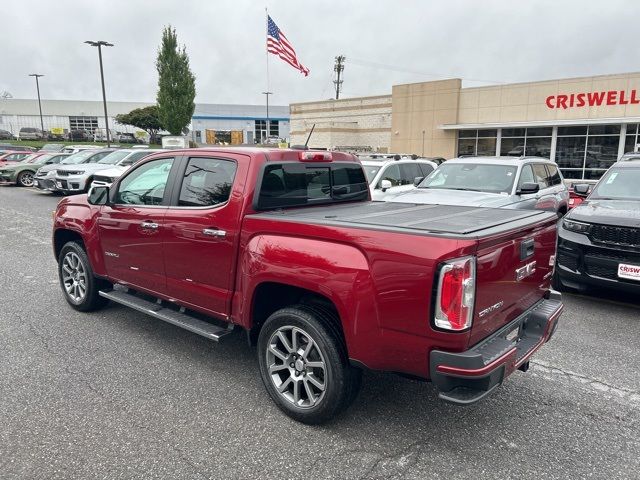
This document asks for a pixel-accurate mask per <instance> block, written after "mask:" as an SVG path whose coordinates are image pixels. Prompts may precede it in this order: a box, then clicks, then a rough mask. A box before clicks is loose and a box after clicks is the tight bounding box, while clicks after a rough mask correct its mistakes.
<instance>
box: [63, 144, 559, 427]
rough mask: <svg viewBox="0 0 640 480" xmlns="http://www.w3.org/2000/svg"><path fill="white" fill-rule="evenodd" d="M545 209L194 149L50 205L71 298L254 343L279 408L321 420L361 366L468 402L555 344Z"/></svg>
mask: <svg viewBox="0 0 640 480" xmlns="http://www.w3.org/2000/svg"><path fill="white" fill-rule="evenodd" d="M556 222H557V217H556V215H555V213H549V212H542V211H526V210H513V209H492V208H478V207H469V206H445V205H415V204H413V205H412V204H400V203H382V202H372V201H370V193H369V188H368V185H367V181H366V177H365V175H364V172H363V169H362V166H361V165H360V163H359V162H358V161H357V159H356V158H355V157H353V156H352V155H348V154H344V153H330V152H319V151H310V150H284V149H283V150H278V149H252V148H220V149H215V148H211V149H209V148H207V149H188V150H172V151H166V152H162V153H157V154H154V155H150V156H149V157H148V158H146V159H144V160H143V161H141V162H140V163H138V164H136V165H135V166H134V167H133V168H131V169H130V170H128V171H127V172H126V173H125V174H124V175H123V176H122V177H121V178H119V179H118V180H117V181H116V182H115V183H114V184H113V185H112V186H111V187H95V188H92V189H91V191H90V192H89V194H88V195H76V196H72V197H68V198H65V199H63V200H61V201H60V203H59V204H58V207H57V209H56V212H55V218H54V227H53V249H54V253H55V257H56V259H57V261H58V272H59V277H60V284H61V287H62V291H63V293H64V296H65V298H66V300H67V302H68V303H69V304H70V305H71V306H72V307H73V308H75V309H76V310H79V311H89V310H94V309H98V308H100V307H102V306H104V305H105V304H106V303H107V302H108V301H113V302H117V303H120V304H123V305H126V306H128V307H131V308H133V309H136V310H139V311H141V312H144V313H146V314H148V315H151V316H153V317H156V318H158V319H160V320H163V321H166V322H169V323H172V324H174V325H177V326H179V327H182V328H185V329H187V330H190V331H192V332H194V333H197V334H200V335H203V336H205V337H207V338H209V339H212V340H219V339H221V338H223V337H224V336H225V335H228V334H229V333H230V332H231V331H232V330H233V329H234V328H240V329H242V330H244V331H245V332H246V333H247V336H248V339H249V341H250V342H251V343H252V344H254V345H256V346H257V353H258V361H259V369H260V374H261V376H262V380H263V382H264V385H265V387H266V389H267V391H268V393H269V395H270V396H271V397H272V399H273V400H274V401H275V403H276V404H277V405H278V407H279V408H280V409H282V410H283V411H284V412H285V413H286V414H288V415H289V416H291V417H292V418H294V419H296V420H299V421H301V422H305V423H320V422H323V421H325V420H327V419H329V418H331V417H332V416H334V415H335V414H337V413H338V412H340V411H341V410H343V409H345V408H346V407H347V406H348V405H349V404H350V403H351V402H352V401H353V400H354V398H355V396H356V395H357V392H358V388H359V385H360V379H361V371H362V369H363V368H369V369H375V370H381V371H388V372H396V373H401V374H405V375H409V376H411V377H413V378H420V379H424V380H430V381H432V382H433V383H434V384H435V386H436V387H437V389H438V392H439V396H440V397H441V398H442V399H444V400H447V401H450V402H455V403H458V404H469V403H473V402H475V401H477V400H479V399H481V398H483V397H484V396H486V395H487V394H488V393H489V392H491V391H492V390H494V389H495V388H496V387H497V386H499V385H500V384H501V383H502V382H503V380H504V379H505V378H506V377H507V376H508V375H510V374H511V373H512V372H514V371H515V370H517V369H520V370H523V371H526V369H527V368H528V365H529V358H530V357H531V355H532V354H533V353H534V352H535V351H536V350H538V349H539V348H540V347H541V346H542V345H543V344H544V343H545V342H546V341H548V340H549V338H550V337H551V336H552V335H553V333H554V330H555V328H556V325H557V321H558V317H559V315H560V313H561V311H562V308H563V305H562V302H561V298H560V294H559V293H557V292H555V291H553V290H552V289H551V288H550V281H551V277H552V275H553V268H554V263H555V248H556Z"/></svg>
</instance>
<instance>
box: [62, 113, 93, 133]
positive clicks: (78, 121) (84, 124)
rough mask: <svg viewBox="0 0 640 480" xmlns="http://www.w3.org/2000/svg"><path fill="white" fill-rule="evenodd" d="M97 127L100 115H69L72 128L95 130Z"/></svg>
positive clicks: (70, 127)
mask: <svg viewBox="0 0 640 480" xmlns="http://www.w3.org/2000/svg"><path fill="white" fill-rule="evenodd" d="M96 128H98V117H69V129H70V130H87V131H89V132H93V131H94V130H95V129H96Z"/></svg>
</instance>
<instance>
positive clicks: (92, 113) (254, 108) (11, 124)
mask: <svg viewBox="0 0 640 480" xmlns="http://www.w3.org/2000/svg"><path fill="white" fill-rule="evenodd" d="M150 105H153V104H152V103H144V102H107V111H108V114H109V128H110V129H111V130H112V131H114V132H127V133H138V134H142V135H144V132H143V131H142V130H139V129H136V128H134V127H131V126H130V125H120V124H118V123H116V122H115V120H114V117H115V116H116V115H118V114H122V113H128V112H130V111H131V110H133V109H135V108H142V107H148V106H150ZM266 113H267V112H266V106H265V105H223V104H207V103H196V108H195V112H194V114H193V118H192V121H191V126H190V133H189V135H190V136H191V137H192V139H193V140H194V141H196V142H197V143H201V144H231V143H234V144H237V143H254V142H256V141H259V140H261V139H264V138H265V137H268V136H272V137H279V138H285V139H286V138H289V107H288V106H278V105H270V106H269V130H270V131H269V132H268V133H267V115H266ZM42 120H43V123H44V129H45V130H47V131H50V132H51V131H53V132H58V131H64V132H68V131H70V130H86V131H88V132H91V133H93V132H95V130H96V129H102V130H104V128H105V122H104V107H103V104H102V102H101V101H75V100H42ZM23 127H32V128H40V114H39V110H38V101H37V100H36V99H28V100H24V99H15V98H0V130H6V131H9V132H11V133H14V134H17V133H18V132H19V131H20V129H21V128H23Z"/></svg>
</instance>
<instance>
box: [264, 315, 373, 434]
mask: <svg viewBox="0 0 640 480" xmlns="http://www.w3.org/2000/svg"><path fill="white" fill-rule="evenodd" d="M328 320H329V319H328V318H326V314H325V313H324V312H322V311H321V310H316V309H314V308H313V307H307V306H305V305H297V306H295V307H290V308H283V309H281V310H278V311H277V312H275V313H273V314H272V315H271V316H270V317H269V318H268V319H267V320H266V322H265V323H264V325H263V327H262V329H261V330H260V335H259V337H258V363H259V365H260V375H261V377H262V382H263V383H264V385H265V387H266V389H267V391H268V392H269V395H271V398H272V399H273V400H274V402H275V403H276V405H277V406H278V407H279V408H280V409H281V410H282V411H283V412H284V413H286V414H287V415H289V416H290V417H291V418H293V419H294V420H297V421H299V422H302V423H307V424H319V423H322V422H325V421H327V420H329V419H331V418H332V417H333V416H334V415H336V414H337V413H339V412H340V411H342V410H344V409H345V408H347V407H348V406H349V404H350V403H351V402H352V401H353V400H354V399H355V397H356V395H357V392H358V389H359V386H360V379H361V371H360V370H358V369H356V368H354V367H352V366H351V365H350V364H349V359H348V356H347V352H346V349H345V347H344V345H343V343H342V342H341V341H340V339H339V337H338V335H337V334H336V332H335V331H334V329H333V328H331V326H330V320H329V321H328Z"/></svg>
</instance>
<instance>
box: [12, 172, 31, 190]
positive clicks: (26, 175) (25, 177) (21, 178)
mask: <svg viewBox="0 0 640 480" xmlns="http://www.w3.org/2000/svg"><path fill="white" fill-rule="evenodd" d="M16 183H17V184H18V185H20V186H21V187H33V172H29V171H28V170H27V171H24V172H22V173H20V175H18V181H17V182H16Z"/></svg>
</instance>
